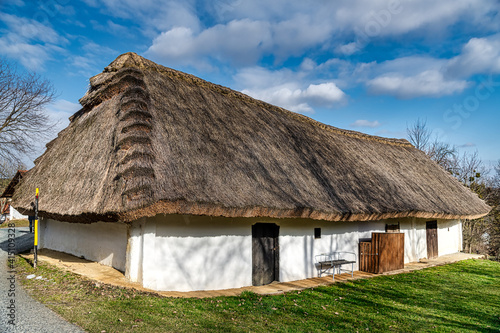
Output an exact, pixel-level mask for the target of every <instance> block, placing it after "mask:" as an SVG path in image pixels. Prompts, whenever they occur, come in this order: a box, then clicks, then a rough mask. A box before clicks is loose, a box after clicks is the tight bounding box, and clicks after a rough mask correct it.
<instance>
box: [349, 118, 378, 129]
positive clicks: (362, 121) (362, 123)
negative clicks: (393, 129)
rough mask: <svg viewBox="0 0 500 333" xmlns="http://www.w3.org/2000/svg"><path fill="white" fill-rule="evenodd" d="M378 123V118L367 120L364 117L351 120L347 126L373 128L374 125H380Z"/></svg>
mask: <svg viewBox="0 0 500 333" xmlns="http://www.w3.org/2000/svg"><path fill="white" fill-rule="evenodd" d="M380 125H381V124H380V123H379V122H378V120H374V121H369V120H365V119H359V120H356V121H355V122H353V123H352V124H350V125H349V126H351V127H370V128H375V127H380Z"/></svg>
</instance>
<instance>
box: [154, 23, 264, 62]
mask: <svg viewBox="0 0 500 333" xmlns="http://www.w3.org/2000/svg"><path fill="white" fill-rule="evenodd" d="M269 40H270V34H269V27H268V24H267V23H266V22H258V21H251V20H247V19H245V20H240V21H231V22H229V23H228V24H227V25H216V26H214V27H212V28H210V29H206V30H204V31H203V32H201V33H200V34H196V33H195V32H194V31H193V30H192V29H191V28H187V27H176V28H173V29H171V30H168V31H166V32H163V33H161V34H160V36H158V37H157V38H155V39H154V40H153V45H152V46H151V47H150V48H149V50H148V51H147V54H148V55H151V56H153V57H156V58H158V57H159V58H161V59H165V61H168V62H174V63H180V64H191V65H196V64H197V63H198V62H199V61H200V60H202V59H203V58H204V57H208V58H212V59H217V60H220V61H223V60H224V59H232V61H233V62H235V63H238V64H253V63H255V62H256V61H257V60H258V59H259V56H260V54H261V52H262V49H265V48H267V47H268V42H269Z"/></svg>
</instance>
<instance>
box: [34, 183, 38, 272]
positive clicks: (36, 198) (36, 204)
mask: <svg viewBox="0 0 500 333" xmlns="http://www.w3.org/2000/svg"><path fill="white" fill-rule="evenodd" d="M34 243H35V244H34V245H35V248H34V250H33V252H34V260H33V267H34V268H36V264H37V262H38V187H37V188H36V196H35V242H34Z"/></svg>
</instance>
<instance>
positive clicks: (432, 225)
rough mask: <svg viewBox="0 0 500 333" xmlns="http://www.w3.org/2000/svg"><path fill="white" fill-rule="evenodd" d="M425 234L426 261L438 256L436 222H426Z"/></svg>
mask: <svg viewBox="0 0 500 333" xmlns="http://www.w3.org/2000/svg"><path fill="white" fill-rule="evenodd" d="M425 230H426V234H427V259H433V258H436V257H437V256H438V234H437V221H428V222H427V223H426V224H425Z"/></svg>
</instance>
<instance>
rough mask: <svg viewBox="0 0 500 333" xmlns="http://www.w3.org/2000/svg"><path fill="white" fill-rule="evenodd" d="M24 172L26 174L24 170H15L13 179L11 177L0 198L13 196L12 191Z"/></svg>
mask: <svg viewBox="0 0 500 333" xmlns="http://www.w3.org/2000/svg"><path fill="white" fill-rule="evenodd" d="M26 172H27V171H26V170H17V172H16V174H15V175H14V177H12V179H11V180H10V182H9V183H8V184H7V187H5V190H4V191H3V192H2V194H1V195H0V198H12V196H13V195H14V189H15V187H16V185H17V184H18V183H19V181H20V180H21V179H22V178H23V176H24V174H25V173H26Z"/></svg>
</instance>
